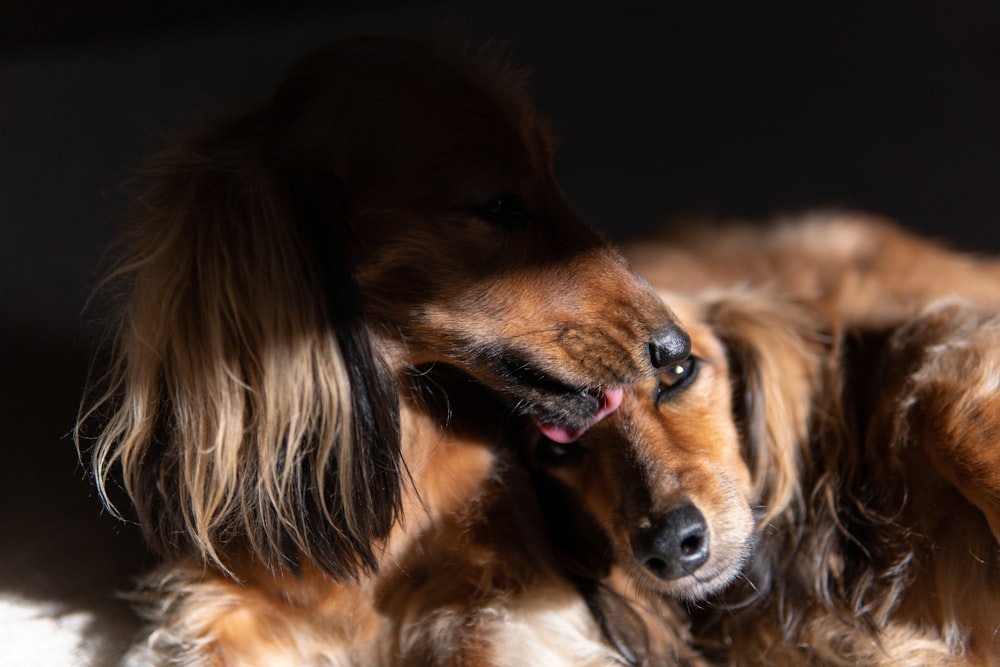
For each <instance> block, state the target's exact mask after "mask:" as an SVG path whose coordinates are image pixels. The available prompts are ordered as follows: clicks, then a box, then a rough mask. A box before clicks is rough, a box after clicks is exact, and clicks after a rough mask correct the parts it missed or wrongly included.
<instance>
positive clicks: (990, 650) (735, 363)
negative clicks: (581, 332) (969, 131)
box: [534, 216, 1000, 667]
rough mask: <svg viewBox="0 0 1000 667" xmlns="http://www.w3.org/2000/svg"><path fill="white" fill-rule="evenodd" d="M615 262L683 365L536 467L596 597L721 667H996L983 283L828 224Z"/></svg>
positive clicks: (712, 235) (992, 368)
mask: <svg viewBox="0 0 1000 667" xmlns="http://www.w3.org/2000/svg"><path fill="white" fill-rule="evenodd" d="M627 254H628V255H629V256H630V258H631V259H632V261H633V262H634V265H635V266H636V268H637V270H638V271H639V272H640V273H641V274H643V275H644V276H646V277H647V278H649V279H650V281H651V282H652V283H653V285H654V286H655V287H657V289H659V290H661V293H662V294H663V296H664V298H666V299H669V300H670V302H671V304H672V305H673V307H674V308H675V310H676V312H677V313H678V315H679V317H680V319H681V322H682V323H683V324H684V325H685V327H687V329H688V330H689V332H690V334H691V337H692V359H693V360H694V361H693V363H692V362H686V363H685V364H679V365H677V366H676V368H674V369H673V370H672V371H670V372H667V373H664V374H662V376H661V379H660V380H659V381H658V382H656V381H647V382H642V383H639V384H637V385H636V387H635V388H634V389H633V390H631V391H628V392H626V395H625V397H624V400H623V403H622V407H621V408H620V409H619V411H618V412H617V413H616V414H615V415H614V416H613V417H612V418H611V419H609V420H606V421H604V422H602V423H601V424H599V425H597V426H596V427H595V428H594V429H593V430H591V431H590V432H588V433H587V434H586V435H585V436H584V437H583V438H582V439H581V441H580V442H579V443H578V444H577V445H575V448H570V449H567V448H566V447H559V446H557V445H554V444H553V443H551V442H548V441H545V440H544V439H543V440H542V441H541V442H540V443H539V445H538V446H537V448H536V449H535V450H534V454H535V456H534V459H535V460H536V461H537V462H538V464H539V465H541V467H542V468H543V469H544V470H545V472H546V477H547V478H553V479H556V480H558V484H557V489H558V490H560V491H562V492H563V494H564V495H565V496H568V500H567V499H564V500H563V501H562V503H563V504H562V507H563V508H565V507H567V506H569V507H572V506H573V504H574V503H575V504H576V505H577V506H578V508H579V507H583V508H584V509H585V510H586V511H585V515H586V517H587V518H586V519H580V520H579V522H580V525H583V526H585V529H584V531H583V532H586V530H589V531H590V532H591V535H590V536H589V537H588V538H587V539H588V540H589V541H590V542H591V543H594V542H598V543H599V539H603V540H604V541H605V542H606V543H607V544H608V545H609V548H608V551H609V552H610V553H612V554H613V560H614V562H615V566H614V567H615V568H616V572H617V574H616V575H615V576H612V577H610V578H606V579H605V581H606V582H607V584H608V585H609V586H611V587H612V588H613V589H616V590H617V592H618V595H620V596H623V597H625V598H626V599H628V600H631V601H632V602H633V604H637V605H649V604H654V605H662V606H664V607H665V608H667V609H675V608H676V605H672V604H671V603H670V602H669V601H667V598H681V599H686V600H690V601H694V604H692V605H690V609H691V612H690V617H691V619H692V622H693V623H694V628H693V633H694V641H695V643H696V645H698V646H699V647H700V648H701V649H702V650H703V651H704V653H705V655H706V656H708V657H709V658H712V659H715V660H717V661H719V662H721V663H723V664H734V665H803V664H822V665H858V664H863V665H885V666H887V667H888V666H889V665H939V664H941V665H943V664H956V665H957V664H975V665H996V664H1000V546H998V545H1000V531H998V530H997V526H998V522H1000V502H998V501H1000V428H998V427H1000V422H998V420H1000V410H998V408H1000V405H997V404H998V401H1000V398H998V396H1000V391H998V385H1000V365H998V362H1000V317H998V313H1000V262H996V261H993V260H989V259H975V258H971V257H967V256H962V255H959V254H955V253H950V252H947V251H945V250H942V249H940V248H939V247H937V246H935V245H933V244H931V243H928V242H926V241H922V240H919V239H916V238H914V237H912V236H909V235H907V234H905V233H903V232H901V231H900V230H898V229H895V228H893V227H892V226H890V225H887V224H885V223H881V222H877V221H873V220H864V219H851V218H846V217H844V218H837V217H836V216H834V217H833V218H832V219H812V220H806V221H799V222H797V223H793V224H787V225H779V226H776V227H773V228H770V229H767V230H763V229H760V228H756V229H755V228H752V227H733V228H728V229H713V230H711V231H709V232H695V233H690V232H688V233H682V234H681V235H679V236H673V237H665V238H663V239H658V240H655V241H652V242H648V243H645V244H641V245H638V246H636V247H634V248H632V249H631V250H630V251H629V252H628V253H627ZM553 451H555V454H557V456H555V457H554V456H553ZM564 520H565V519H564ZM577 539H580V538H579V536H577ZM633 621H634V618H633V619H624V620H620V621H617V622H618V624H619V625H624V626H628V625H629V624H630V623H632V622H633ZM644 621H645V625H646V627H647V629H648V631H649V632H650V633H652V634H655V633H656V632H658V631H660V630H664V631H666V632H668V633H669V632H672V630H671V629H670V628H669V627H668V626H669V625H670V624H671V623H673V622H674V621H673V620H672V616H668V621H667V623H665V624H659V625H658V624H657V623H656V622H655V621H650V619H649V618H648V617H646V618H645V619H644ZM608 625H610V626H612V630H611V633H612V634H614V633H615V632H617V633H618V634H621V633H622V632H623V631H621V630H615V629H614V625H615V621H614V620H612V621H611V622H608V623H605V626H608ZM631 636H635V633H634V632H633V633H632V635H631Z"/></svg>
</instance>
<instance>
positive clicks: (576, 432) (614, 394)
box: [535, 387, 625, 443]
mask: <svg viewBox="0 0 1000 667" xmlns="http://www.w3.org/2000/svg"><path fill="white" fill-rule="evenodd" d="M624 394H625V392H624V391H623V390H622V388H621V387H612V388H611V389H606V390H604V391H602V392H601V395H600V397H599V398H600V400H601V407H600V408H599V409H598V411H597V414H596V415H594V418H593V420H591V422H590V423H589V424H588V425H587V426H584V427H581V428H572V427H570V426H566V425H565V424H546V423H544V422H540V421H537V420H536V421H535V423H536V424H537V425H538V428H539V430H541V432H542V433H543V434H545V437H546V438H548V439H549V440H555V441H556V442H562V443H567V442H575V441H576V440H579V439H580V436H581V435H583V434H584V433H586V432H587V429H589V428H590V427H591V426H593V425H594V424H596V423H598V422H599V421H601V420H602V419H604V418H605V417H607V416H608V415H610V414H611V413H612V412H614V411H615V410H617V409H618V406H619V405H621V404H622V396H623V395H624Z"/></svg>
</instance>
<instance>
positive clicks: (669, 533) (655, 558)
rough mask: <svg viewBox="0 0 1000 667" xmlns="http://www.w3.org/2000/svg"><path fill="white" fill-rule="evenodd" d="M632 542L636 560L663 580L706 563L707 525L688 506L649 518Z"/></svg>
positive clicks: (685, 572)
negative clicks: (648, 523) (648, 522)
mask: <svg viewBox="0 0 1000 667" xmlns="http://www.w3.org/2000/svg"><path fill="white" fill-rule="evenodd" d="M631 541H632V553H633V554H635V558H636V560H637V561H639V563H641V564H642V565H643V567H645V568H646V569H647V570H649V571H650V572H652V573H653V574H655V575H656V576H657V577H659V578H660V579H663V580H665V581H671V580H673V579H680V578H681V577H683V576H684V575H686V574H691V573H692V572H694V571H695V570H697V569H698V568H699V567H701V566H702V565H704V564H705V561H707V560H708V526H707V525H706V523H705V517H704V516H702V514H701V511H700V510H699V509H698V508H697V507H695V506H694V505H692V504H690V503H688V504H686V505H681V506H680V507H677V508H675V509H672V510H670V511H669V512H667V513H665V514H662V515H660V516H658V517H655V518H653V519H651V521H650V525H649V526H644V527H641V528H639V529H637V530H636V531H635V532H634V533H633V534H632V540H631Z"/></svg>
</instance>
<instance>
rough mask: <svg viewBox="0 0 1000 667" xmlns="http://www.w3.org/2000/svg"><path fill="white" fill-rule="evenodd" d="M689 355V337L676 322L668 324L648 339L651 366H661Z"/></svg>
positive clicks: (673, 362) (682, 359) (681, 359)
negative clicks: (651, 338)
mask: <svg viewBox="0 0 1000 667" xmlns="http://www.w3.org/2000/svg"><path fill="white" fill-rule="evenodd" d="M690 355H691V338H690V337H688V335H687V332H686V331H684V329H681V328H680V327H679V326H677V325H676V324H671V325H668V326H667V327H666V328H665V329H663V330H662V331H660V332H659V333H657V334H656V336H654V337H653V340H651V341H649V361H650V363H651V364H653V368H663V367H664V366H667V365H669V364H675V363H677V362H678V361H684V360H685V359H687V358H688V356H690Z"/></svg>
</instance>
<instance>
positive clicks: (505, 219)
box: [476, 194, 531, 225]
mask: <svg viewBox="0 0 1000 667" xmlns="http://www.w3.org/2000/svg"><path fill="white" fill-rule="evenodd" d="M476 213H477V215H479V217H481V218H482V219H483V220H486V221H487V222H492V223H493V224H496V225H509V224H512V223H516V222H522V221H525V220H528V219H530V218H531V214H530V213H529V212H528V207H527V206H526V205H525V203H524V201H523V200H522V199H521V198H520V197H518V196H517V195H512V194H506V195H500V196H499V197H496V198H494V199H492V200H490V201H489V202H487V203H486V204H485V205H483V206H481V207H479V208H478V209H477V210H476Z"/></svg>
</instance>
